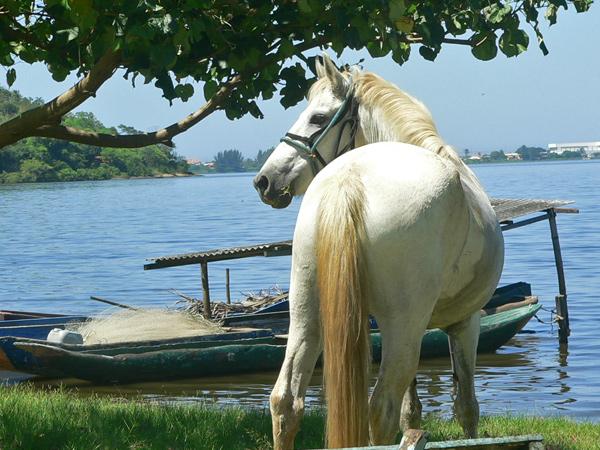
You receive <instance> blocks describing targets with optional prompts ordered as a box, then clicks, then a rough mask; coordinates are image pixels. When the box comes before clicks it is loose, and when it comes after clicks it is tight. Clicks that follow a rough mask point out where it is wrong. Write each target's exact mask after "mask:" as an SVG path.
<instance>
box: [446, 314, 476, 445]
mask: <svg viewBox="0 0 600 450" xmlns="http://www.w3.org/2000/svg"><path fill="white" fill-rule="evenodd" d="M479 321H480V313H479V311H477V312H476V313H474V314H472V315H471V316H469V317H468V318H467V319H465V320H463V321H462V322H459V323H457V324H454V325H452V326H451V327H449V328H448V329H447V330H446V332H447V333H448V337H449V341H450V355H451V357H452V371H453V372H454V414H455V415H456V418H457V419H458V422H459V423H460V424H461V426H462V428H463V431H464V433H465V435H466V436H467V437H469V438H476V437H477V425H478V424H479V403H478V402H477V398H476V396H475V381H474V376H475V363H476V360H477V344H478V342H479Z"/></svg>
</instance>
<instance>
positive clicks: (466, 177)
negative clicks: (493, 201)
mask: <svg viewBox="0 0 600 450" xmlns="http://www.w3.org/2000/svg"><path fill="white" fill-rule="evenodd" d="M420 108H421V106H420V105H418V104H415V105H414V110H413V111H407V112H406V113H405V115H406V118H405V120H396V121H395V123H389V122H390V120H389V115H387V114H385V113H383V112H382V111H380V110H378V109H376V108H373V109H370V110H369V109H366V108H363V109H362V110H361V111H360V112H361V118H360V119H361V120H360V122H361V127H360V128H361V133H360V139H358V140H357V143H358V144H359V145H366V144H372V143H375V142H402V143H405V144H412V145H416V146H417V147H421V148H424V149H425V150H428V151H431V152H433V153H435V154H437V155H438V156H440V157H441V158H442V159H444V160H445V161H447V162H448V163H449V164H450V165H452V166H454V167H455V168H456V169H457V171H458V173H459V174H460V177H461V180H462V181H463V183H466V184H467V185H469V186H470V187H471V189H474V190H481V191H482V192H483V188H482V186H481V184H480V183H479V180H478V179H477V177H476V176H475V174H474V173H473V172H472V171H471V169H469V167H467V165H466V164H465V163H464V162H463V160H462V159H461V158H460V157H459V156H458V154H457V153H456V151H454V149H453V148H452V147H451V146H449V145H447V144H446V143H445V142H444V140H443V139H442V138H441V137H440V136H439V134H438V133H437V130H436V128H435V125H434V124H433V122H432V121H431V118H430V117H427V114H428V113H425V112H424V111H421V110H420Z"/></svg>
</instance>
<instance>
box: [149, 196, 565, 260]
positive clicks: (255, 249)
mask: <svg viewBox="0 0 600 450" xmlns="http://www.w3.org/2000/svg"><path fill="white" fill-rule="evenodd" d="M490 201H491V203H492V206H493V207H494V210H495V211H496V215H497V216H498V221H500V222H505V221H510V220H512V219H516V218H517V217H521V216H525V215H528V214H532V213H535V212H541V211H546V210H548V209H553V208H561V207H563V206H565V205H568V204H571V203H573V202H572V201H567V200H537V199H504V198H492V199H490ZM559 212H560V211H559ZM291 254H292V241H291V240H290V241H281V242H270V243H265V244H257V245H250V246H244V247H230V248H222V249H215V250H208V251H205V252H196V253H184V254H180V255H172V256H161V257H159V258H152V259H149V260H148V261H150V262H149V263H148V264H145V265H144V269H145V270H150V269H162V268H163V267H175V266H184V265H188V264H200V263H208V262H212V261H225V260H228V259H239V258H249V257H252V256H276V255H291Z"/></svg>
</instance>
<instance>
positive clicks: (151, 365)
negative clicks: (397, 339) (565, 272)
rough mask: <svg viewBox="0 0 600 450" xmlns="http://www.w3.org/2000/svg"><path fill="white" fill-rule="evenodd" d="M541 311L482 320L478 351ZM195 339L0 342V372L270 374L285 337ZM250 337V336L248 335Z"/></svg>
mask: <svg viewBox="0 0 600 450" xmlns="http://www.w3.org/2000/svg"><path fill="white" fill-rule="evenodd" d="M540 308H541V306H540V305H537V304H528V305H524V306H519V307H517V308H513V309H509V310H507V311H500V312H496V313H493V314H487V315H483V316H482V318H481V334H480V339H479V348H478V351H480V352H490V351H494V350H496V349H498V348H499V347H501V346H502V345H504V344H505V343H506V342H507V341H508V340H510V338H512V337H513V336H514V335H515V334H516V333H517V332H518V331H519V330H520V329H521V328H523V326H525V324H526V323H527V322H528V321H529V319H531V317H533V316H534V315H535V314H536V313H537V311H538V310H539V309H540ZM248 333H250V334H245V335H244V334H243V333H237V335H236V333H231V334H230V333H226V334H221V335H213V336H203V337H197V338H185V339H169V340H163V341H148V342H132V343H120V344H111V345H94V346H77V345H64V344H63V345H60V344H49V343H47V342H46V341H43V340H35V339H19V338H12V337H9V338H0V369H4V370H13V371H20V372H26V373H30V374H36V375H41V376H48V377H68V378H79V379H83V380H89V381H92V382H95V383H134V382H142V381H152V380H154V381H157V380H174V379H183V378H197V377H204V376H218V375H230V374H241V373H249V372H261V371H271V370H277V369H279V367H280V365H281V363H282V361H283V357H284V354H285V344H286V340H285V338H282V337H279V336H277V335H275V334H273V333H272V332H271V331H270V330H256V331H252V332H248ZM252 333H254V334H252ZM371 341H372V345H373V359H374V360H375V361H379V359H380V358H381V336H380V334H379V333H378V332H373V333H372V334H371ZM447 354H448V344H447V337H446V334H445V333H444V332H443V331H441V330H439V329H435V330H428V331H427V333H426V335H425V336H424V338H423V343H422V348H421V356H422V357H423V358H431V357H437V356H444V355H447Z"/></svg>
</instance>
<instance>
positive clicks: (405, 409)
mask: <svg viewBox="0 0 600 450" xmlns="http://www.w3.org/2000/svg"><path fill="white" fill-rule="evenodd" d="M422 411H423V407H422V405H421V401H420V400H419V395H418V393H417V378H416V377H415V378H414V379H413V381H412V383H410V385H409V386H408V388H407V389H406V392H405V393H404V398H403V399H402V412H401V413H400V430H402V431H406V430H408V429H411V428H412V429H418V428H419V427H420V426H421V412H422Z"/></svg>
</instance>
